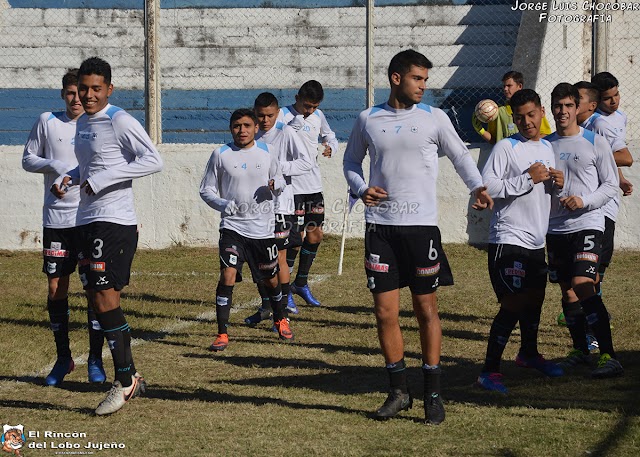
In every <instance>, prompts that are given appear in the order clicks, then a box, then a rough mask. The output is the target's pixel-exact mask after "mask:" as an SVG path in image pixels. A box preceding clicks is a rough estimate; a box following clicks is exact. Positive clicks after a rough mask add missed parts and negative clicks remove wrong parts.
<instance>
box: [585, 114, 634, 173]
mask: <svg viewBox="0 0 640 457" xmlns="http://www.w3.org/2000/svg"><path fill="white" fill-rule="evenodd" d="M593 131H594V132H596V133H598V134H600V135H602V136H603V137H605V139H606V140H607V141H608V142H609V144H610V145H611V150H612V151H613V158H614V160H615V161H616V165H617V166H619V167H630V166H631V165H632V164H633V156H632V155H631V152H630V151H629V148H627V143H626V141H625V139H624V137H621V136H620V134H619V133H618V132H617V131H616V130H615V128H614V127H613V126H612V125H610V124H609V123H608V122H607V121H605V120H602V118H599V119H596V121H595V122H594V124H593Z"/></svg>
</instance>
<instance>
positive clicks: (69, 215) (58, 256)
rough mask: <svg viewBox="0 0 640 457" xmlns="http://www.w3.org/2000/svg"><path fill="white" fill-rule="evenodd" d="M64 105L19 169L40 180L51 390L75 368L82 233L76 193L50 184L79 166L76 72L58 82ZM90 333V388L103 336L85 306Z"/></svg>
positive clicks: (99, 377)
mask: <svg viewBox="0 0 640 457" xmlns="http://www.w3.org/2000/svg"><path fill="white" fill-rule="evenodd" d="M61 96H62V99H63V100H64V102H65V106H66V110H65V111H61V112H55V113H51V112H47V113H42V114H41V115H40V118H39V119H38V121H37V122H36V123H35V125H34V126H33V129H32V130H31V133H30V135H29V139H28V140H27V143H26V144H25V148H24V154H23V156H22V168H24V169H25V170H26V171H29V172H31V173H42V174H43V177H44V206H43V208H42V226H43V240H42V241H43V257H44V260H43V266H42V271H43V272H44V273H46V274H47V277H48V282H49V295H48V297H47V310H48V312H49V321H50V322H51V329H52V330H53V336H54V339H55V342H56V352H57V359H56V363H55V364H54V366H53V369H52V370H51V372H50V373H49V375H48V376H47V377H46V379H45V383H46V384H47V385H50V386H57V385H59V384H60V383H61V382H62V380H63V379H64V377H65V376H66V375H67V374H68V373H70V372H71V371H72V370H73V369H74V367H75V365H74V362H73V358H72V357H71V349H70V348H69V298H68V292H69V275H70V274H71V273H73V272H74V271H75V269H76V264H77V263H78V249H79V243H80V232H79V230H78V228H77V227H76V213H77V212H78V203H79V202H80V192H79V188H78V187H72V188H71V189H69V192H67V193H66V195H64V198H57V197H56V196H55V195H54V194H53V193H52V192H50V189H51V187H52V186H53V184H54V181H55V180H56V179H57V178H58V176H60V175H61V174H64V173H66V172H68V171H70V170H72V169H74V168H76V167H77V166H78V161H77V159H76V155H75V152H74V143H75V141H74V140H75V135H76V120H77V119H78V118H79V117H80V116H81V115H82V113H84V109H83V108H82V103H80V98H79V97H78V69H77V68H74V69H70V70H69V71H67V73H66V74H65V75H64V76H63V78H62V90H61ZM87 305H88V306H87V315H88V324H89V325H88V329H89V359H88V362H87V368H88V376H89V382H94V383H102V382H104V381H105V380H106V375H105V372H104V368H103V367H102V343H103V341H104V335H103V333H102V329H101V328H100V324H98V321H97V320H96V317H95V313H94V311H93V308H92V307H91V305H90V304H87Z"/></svg>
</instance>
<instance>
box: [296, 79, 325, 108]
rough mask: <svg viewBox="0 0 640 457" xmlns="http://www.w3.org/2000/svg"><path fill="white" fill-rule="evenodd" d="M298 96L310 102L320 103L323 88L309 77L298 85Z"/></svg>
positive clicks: (322, 96)
mask: <svg viewBox="0 0 640 457" xmlns="http://www.w3.org/2000/svg"><path fill="white" fill-rule="evenodd" d="M298 98H300V99H302V100H307V101H309V102H312V103H320V102H321V101H322V100H323V99H324V89H323V88H322V84H320V83H319V82H318V81H316V80H315V79H311V80H309V81H307V82H306V83H304V84H303V85H302V86H300V90H298Z"/></svg>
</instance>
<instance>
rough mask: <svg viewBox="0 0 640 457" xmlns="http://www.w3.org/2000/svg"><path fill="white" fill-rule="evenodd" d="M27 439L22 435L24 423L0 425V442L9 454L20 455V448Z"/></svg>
mask: <svg viewBox="0 0 640 457" xmlns="http://www.w3.org/2000/svg"><path fill="white" fill-rule="evenodd" d="M26 441H27V439H26V438H25V437H24V425H21V424H19V425H9V424H5V425H3V426H2V438H0V444H2V450H3V451H4V452H8V453H9V454H14V455H22V454H21V453H20V449H22V447H23V446H24V443H25V442H26Z"/></svg>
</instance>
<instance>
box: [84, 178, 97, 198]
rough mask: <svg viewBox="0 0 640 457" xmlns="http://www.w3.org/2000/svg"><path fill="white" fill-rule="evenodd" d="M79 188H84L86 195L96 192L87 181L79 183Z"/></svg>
mask: <svg viewBox="0 0 640 457" xmlns="http://www.w3.org/2000/svg"><path fill="white" fill-rule="evenodd" d="M80 189H84V192H85V193H86V194H87V195H95V194H96V193H95V192H94V191H93V189H92V188H91V184H89V181H85V182H83V183H82V184H81V185H80Z"/></svg>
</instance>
